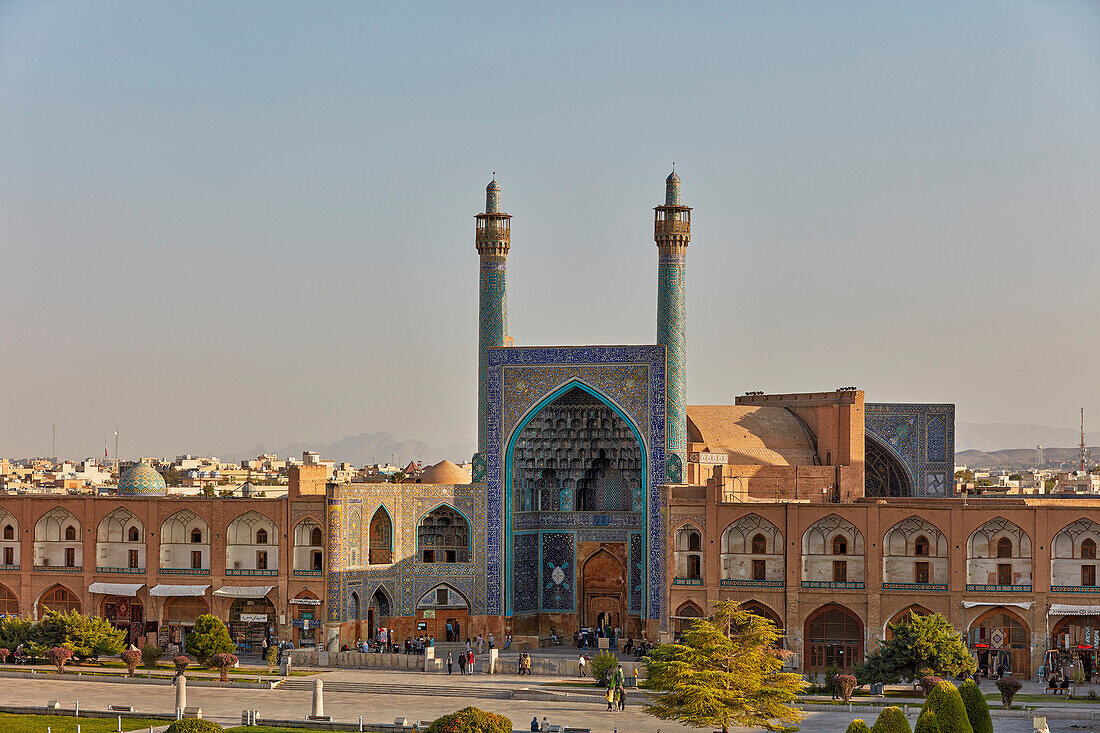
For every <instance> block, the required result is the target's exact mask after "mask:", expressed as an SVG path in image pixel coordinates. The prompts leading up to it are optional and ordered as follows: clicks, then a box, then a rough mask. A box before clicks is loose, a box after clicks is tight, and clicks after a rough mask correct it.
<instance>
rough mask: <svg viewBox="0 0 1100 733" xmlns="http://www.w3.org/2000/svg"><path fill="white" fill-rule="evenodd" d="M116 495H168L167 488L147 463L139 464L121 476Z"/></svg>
mask: <svg viewBox="0 0 1100 733" xmlns="http://www.w3.org/2000/svg"><path fill="white" fill-rule="evenodd" d="M118 493H119V494H120V495H123V496H143V495H150V494H152V495H160V496H163V495H164V494H167V493H168V487H167V485H166V484H165V483H164V477H163V476H161V475H160V473H158V472H157V470H156V469H155V468H153V467H152V466H150V465H149V464H148V463H139V464H137V465H136V466H134V467H133V468H131V469H130V470H129V471H127V472H126V473H124V474H123V475H122V478H121V479H120V480H119V482H118Z"/></svg>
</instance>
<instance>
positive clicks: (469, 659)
mask: <svg viewBox="0 0 1100 733" xmlns="http://www.w3.org/2000/svg"><path fill="white" fill-rule="evenodd" d="M466 670H467V672H466V673H467V674H473V673H474V652H473V650H472V649H471V650H470V651H469V652H467V653H466Z"/></svg>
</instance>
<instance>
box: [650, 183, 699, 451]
mask: <svg viewBox="0 0 1100 733" xmlns="http://www.w3.org/2000/svg"><path fill="white" fill-rule="evenodd" d="M653 211H654V216H653V239H654V241H655V242H657V252H658V257H657V343H658V344H664V346H665V348H666V359H667V361H668V366H667V368H666V372H665V389H666V395H667V398H666V399H667V421H666V434H667V436H668V444H667V448H668V452H669V453H670V454H672V453H675V454H676V455H678V456H679V457H680V461H681V462H683V461H684V460H686V458H687V456H686V455H685V452H686V451H687V308H686V304H685V302H684V301H685V297H684V296H685V291H686V287H685V282H684V278H685V275H686V270H687V247H688V242H690V241H691V207H689V206H684V205H683V204H681V203H680V176H678V175H676V171H675V170H673V171H672V173H670V174H669V176H668V178H666V179H665V205H664V206H656V207H654V209H653Z"/></svg>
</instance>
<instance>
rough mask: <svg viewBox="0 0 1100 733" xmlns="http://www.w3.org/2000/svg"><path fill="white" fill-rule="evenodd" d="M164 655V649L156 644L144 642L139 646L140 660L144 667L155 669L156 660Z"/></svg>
mask: <svg viewBox="0 0 1100 733" xmlns="http://www.w3.org/2000/svg"><path fill="white" fill-rule="evenodd" d="M162 656H164V650H163V649H161V648H160V646H158V645H157V644H144V645H143V646H142V647H141V661H142V663H143V664H144V665H145V668H146V669H156V668H157V660H158V659H160V658H161V657H162Z"/></svg>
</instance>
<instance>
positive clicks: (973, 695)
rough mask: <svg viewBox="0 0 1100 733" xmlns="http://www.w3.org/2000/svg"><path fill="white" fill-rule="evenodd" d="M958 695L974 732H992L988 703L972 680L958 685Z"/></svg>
mask: <svg viewBox="0 0 1100 733" xmlns="http://www.w3.org/2000/svg"><path fill="white" fill-rule="evenodd" d="M959 695H960V696H961V697H962V701H963V705H965V706H966V717H967V719H968V720H969V721H970V727H971V728H973V729H974V733H993V719H992V718H990V716H989V704H988V703H986V701H985V697H983V696H982V691H981V690H980V689H979V688H978V685H977V683H975V682H974V680H967V681H966V682H963V683H962V684H961V685H959Z"/></svg>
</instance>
